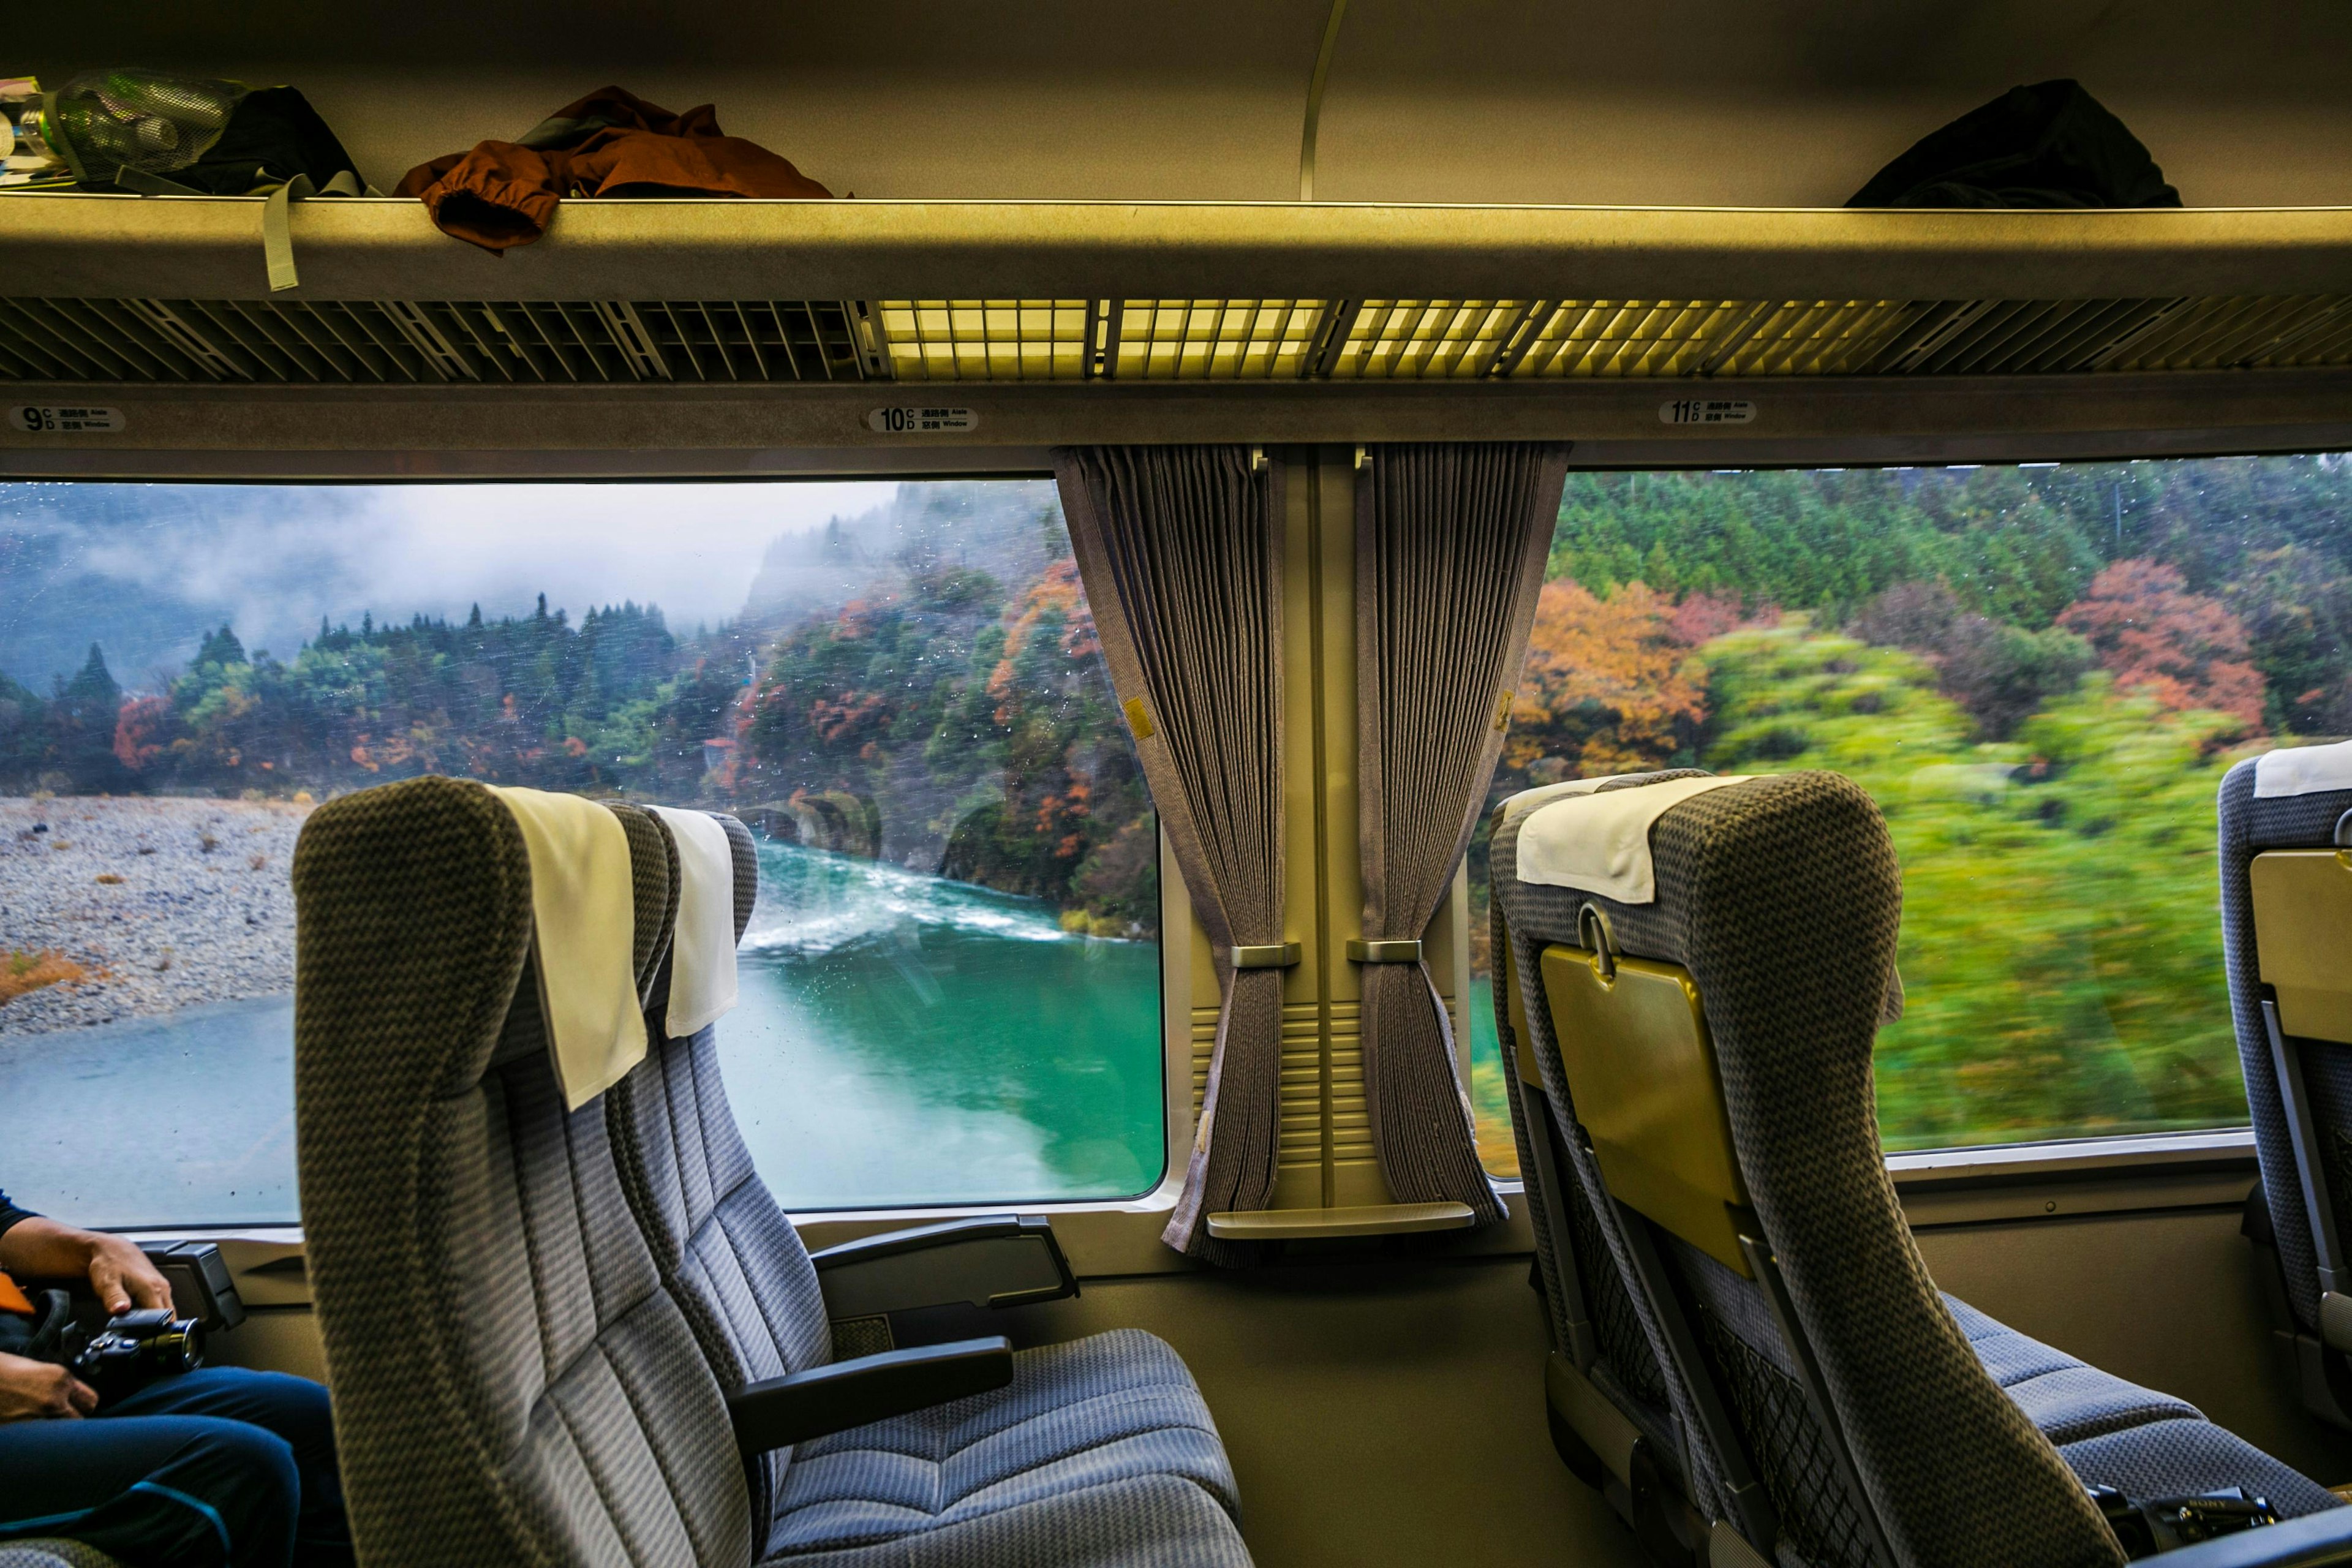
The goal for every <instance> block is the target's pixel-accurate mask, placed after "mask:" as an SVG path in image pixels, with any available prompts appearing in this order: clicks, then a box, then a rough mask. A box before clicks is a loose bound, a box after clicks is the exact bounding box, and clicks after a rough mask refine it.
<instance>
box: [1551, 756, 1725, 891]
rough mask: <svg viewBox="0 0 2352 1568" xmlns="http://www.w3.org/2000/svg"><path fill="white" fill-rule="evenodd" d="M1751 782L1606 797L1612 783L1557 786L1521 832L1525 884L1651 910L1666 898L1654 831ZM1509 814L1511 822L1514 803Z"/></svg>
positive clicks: (1674, 782) (1687, 783)
mask: <svg viewBox="0 0 2352 1568" xmlns="http://www.w3.org/2000/svg"><path fill="white" fill-rule="evenodd" d="M1748 777H1749V775H1748V774H1746V773H1728V774H1725V775H1724V776H1722V777H1719V778H1718V777H1698V778H1679V779H1665V780H1663V781H1661V782H1659V783H1657V784H1641V785H1637V786H1635V787H1634V788H1632V789H1612V790H1605V791H1604V790H1599V789H1597V786H1598V785H1600V784H1603V783H1606V782H1607V781H1606V780H1602V779H1579V780H1577V781H1575V783H1576V784H1579V785H1582V786H1584V787H1583V788H1582V789H1574V788H1573V786H1571V785H1568V784H1555V785H1552V786H1551V789H1552V791H1553V792H1555V793H1554V795H1551V796H1549V797H1548V798H1546V799H1545V800H1544V802H1543V803H1542V804H1540V805H1537V806H1536V807H1535V809H1534V810H1533V811H1532V812H1531V813H1530V814H1529V815H1528V817H1527V819H1526V821H1525V822H1524V823H1522V824H1521V826H1520V827H1519V852H1518V874H1519V880H1520V881H1522V882H1534V883H1538V884H1539V885H1541V886H1544V887H1550V888H1574V889H1577V890H1578V891H1580V892H1585V893H1599V894H1601V896H1602V897H1604V898H1610V899H1614V900H1617V901H1618V902H1619V903H1621V904H1646V903H1650V902H1652V901H1653V900H1655V899H1656V898H1657V896H1658V881H1657V873H1656V868H1654V866H1653V865H1652V864H1651V860H1650V826H1651V825H1652V824H1653V823H1654V822H1656V821H1657V820H1658V818H1659V817H1661V816H1664V815H1665V814H1666V813H1667V812H1668V811H1670V810H1672V809H1673V808H1674V807H1675V806H1677V805H1681V804H1682V803H1683V802H1685V801H1686V800H1688V799H1690V798H1691V796H1693V795H1705V794H1706V792H1707V791H1708V790H1711V789H1721V788H1722V787H1723V786H1724V785H1726V784H1741V783H1744V782H1746V780H1747V779H1748ZM1528 793H1529V794H1531V795H1532V794H1538V793H1540V792H1537V791H1529V792H1528ZM1504 810H1505V813H1506V820H1508V814H1509V811H1510V806H1509V805H1508V804H1506V805H1505V807H1504Z"/></svg>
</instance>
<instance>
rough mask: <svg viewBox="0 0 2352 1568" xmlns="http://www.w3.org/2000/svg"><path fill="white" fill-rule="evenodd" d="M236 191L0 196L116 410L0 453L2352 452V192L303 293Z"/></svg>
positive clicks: (346, 262) (1366, 225) (29, 307)
mask: <svg viewBox="0 0 2352 1568" xmlns="http://www.w3.org/2000/svg"><path fill="white" fill-rule="evenodd" d="M262 206H263V204H262V203H261V202H260V201H259V200H257V199H252V198H237V197H184V198H183V197H133V196H98V195H18V196H13V197H9V198H7V199H5V201H0V386H5V392H0V399H5V401H6V402H8V403H13V404H16V405H18V406H19V407H20V408H23V407H29V406H35V405H39V406H43V407H46V406H47V405H65V404H68V403H70V402H72V401H74V400H75V398H77V397H79V398H87V399H88V400H89V402H90V403H91V404H93V405H105V406H107V407H110V408H114V407H117V406H118V405H119V408H120V411H121V415H122V417H119V418H114V419H112V420H111V421H110V422H109V423H106V424H103V425H102V426H97V427H92V426H82V425H75V426H71V427H69V428H59V429H58V430H55V431H42V432H37V433H33V432H27V431H26V430H24V429H22V428H7V427H0V451H7V450H10V449H12V448H21V447H24V446H25V445H26V442H27V441H31V442H35V443H37V445H38V447H39V448H40V449H41V450H45V451H47V452H50V453H60V452H68V451H71V450H73V449H74V448H76V447H80V446H91V447H93V448H95V447H99V446H103V447H106V448H107V449H110V450H114V451H118V452H120V451H131V450H157V451H163V450H195V449H200V448H203V449H210V450H214V451H230V450H241V451H246V452H255V451H260V452H290V451H301V450H307V451H313V452H339V451H358V450H374V449H387V450H390V449H397V450H402V451H407V452H411V453H414V452H417V451H424V450H430V451H433V452H437V453H445V454H446V453H451V452H457V451H465V450H473V451H510V450H514V449H517V448H520V447H534V448H548V449H562V450H576V449H582V448H593V449H596V450H599V451H600V452H604V453H607V454H609V453H611V452H612V451H613V450H614V429H615V426H613V425H612V424H611V422H610V416H609V415H607V414H604V413H602V412H599V410H602V409H604V408H607V407H610V406H617V405H619V404H626V405H627V406H628V407H629V409H630V413H629V416H628V419H629V424H628V426H627V429H628V431H629V440H628V442H627V443H626V445H627V447H629V449H631V450H638V451H659V450H665V449H692V450H713V449H720V448H726V449H734V450H750V451H755V452H765V453H771V454H776V453H787V452H790V453H800V454H808V453H824V452H845V451H848V450H850V449H851V448H871V447H896V448H898V449H899V450H908V449H913V448H910V447H909V445H908V444H909V443H910V442H912V443H915V444H917V446H920V444H923V443H929V445H930V446H932V447H937V448H939V449H940V450H941V451H944V450H945V449H946V448H947V447H950V446H953V447H956V448H957V450H958V451H960V452H962V453H964V454H965V455H966V456H965V458H963V459H960V460H961V462H962V463H963V466H965V467H970V466H971V465H972V464H974V463H977V464H979V465H980V466H982V467H985V466H987V464H988V463H990V462H994V461H997V460H998V459H996V458H982V457H981V456H980V454H982V453H985V452H987V451H990V450H995V449H1003V448H1020V449H1021V450H1022V451H1024V452H1025V453H1026V454H1027V456H1026V457H1024V458H1022V459H1021V460H1022V461H1023V462H1024V463H1027V464H1028V465H1029V466H1030V467H1034V466H1035V464H1036V461H1037V460H1038V455H1039V454H1040V453H1041V452H1042V449H1043V448H1044V447H1046V446H1050V445H1052V444H1055V443H1056V442H1063V441H1074V440H1075V441H1118V440H1138V439H1145V440H1170V439H1174V440H1266V441H1293V442H1296V441H1362V440H1416V439H1458V438H1463V437H1469V436H1483V437H1494V438H1516V439H1545V440H1561V439H1565V440H1574V441H1577V442H1579V443H1580V455H1579V458H1578V460H1579V461H1580V462H1581V461H1601V462H1616V461H1634V460H1642V461H1654V460H1666V461H1706V462H1716V461H1727V460H1745V459H1747V458H1753V459H1754V460H1759V461H1774V460H1795V459H1798V458H1802V459H1804V460H1809V461H1843V460H1856V461H1868V460H1908V458H1909V455H1910V454H1913V453H1915V452H1923V451H1926V450H1927V449H1928V448H1931V447H1932V448H1933V451H1934V453H1935V454H1936V455H1937V456H1939V457H1941V458H1943V459H1944V460H1970V459H1971V458H1974V457H1977V456H1985V455H1998V453H1999V452H2000V451H2007V450H2009V449H2010V448H2011V447H2016V450H2017V451H2019V452H2024V451H2025V450H2026V448H2025V447H2018V446H2017V443H2016V442H2015V441H2013V440H2012V439H2011V437H2018V436H2026V437H2033V438H2034V439H2035V440H2037V441H2041V442H2042V445H2041V446H2039V447H2034V448H2033V450H2034V452H2035V453H2037V454H2042V455H2053V456H2063V455H2075V454H2090V453H2093V452H2104V453H2106V454H2108V455H2133V454H2137V453H2139V452H2142V451H2147V452H2154V451H2159V450H2164V451H2170V450H2220V449H2242V450H2256V449H2273V450H2274V449H2290V448H2300V447H2312V446H2324V445H2346V444H2352V374H2347V373H2352V209H2335V208H2326V209H2265V210H2248V211H2180V210H2151V211H2125V212H2079V211H2077V212H2032V213H2011V212H1920V211H1879V212H1873V211H1848V210H1843V209H1838V210H1827V211H1787V210H1734V209H1706V210H1701V209H1664V208H1608V209H1604V208H1572V207H1500V206H1362V205H1302V204H1259V205H1246V204H1198V203H1195V204H1187V203H1021V202H955V203H926V202H865V201H855V202H853V201H838V202H766V201H739V202H728V201H707V200H706V201H670V200H654V201H620V200H614V201H593V200H582V201H573V202H567V203H566V204H565V205H563V207H562V211H561V213H560V215H559V216H558V218H557V220H556V222H555V223H554V225H553V226H552V227H551V229H550V231H549V233H548V235H547V237H545V238H544V239H542V240H541V241H539V242H538V243H536V244H533V245H530V246H529V247H522V248H520V249H518V250H514V251H510V252H508V253H506V254H505V255H503V256H491V255H489V254H487V253H485V252H483V251H480V250H478V249H476V248H475V247H471V246H467V245H465V244H463V243H461V242H459V241H457V240H454V239H451V238H449V237H446V236H444V235H442V234H440V233H438V232H437V231H436V230H435V229H434V228H433V227H432V226H431V225H430V223H429V222H428V221H427V218H426V215H425V212H424V210H423V208H422V207H421V205H418V204H416V203H414V202H407V201H394V200H388V199H368V198H355V199H341V200H311V201H307V202H303V203H299V204H297V205H295V206H294V207H293V209H292V213H291V216H290V219H289V230H290V233H291V237H292V238H291V244H292V250H293V254H294V257H295V258H296V260H297V262H298V263H299V287H297V288H294V289H285V290H279V291H274V292H273V291H272V290H271V289H270V288H269V286H268V276H269V275H268V269H267V268H266V267H265V264H264V258H263V250H262V244H261V229H262V222H261V218H262ZM877 385H891V386H896V387H901V388H904V389H906V390H905V391H903V392H899V393H897V394H895V395H893V394H881V393H877ZM950 387H954V388H956V389H958V390H956V391H955V392H954V394H953V395H951V396H950V395H949V394H948V392H947V389H948V388H950ZM101 388H121V389H123V394H122V395H114V394H111V393H109V394H105V395H101V394H100V392H99V391H98V389H101ZM918 388H921V389H924V390H921V391H919V392H918V391H916V389H918ZM133 389H146V390H144V391H141V392H139V393H138V395H137V396H136V397H135V398H134V397H132V396H131V392H132V391H133ZM877 405H879V406H877ZM910 411H911V412H914V413H920V414H923V415H924V416H923V417H908V415H909V413H910ZM930 415H937V416H940V417H937V418H932V417H929V416H930ZM1684 426H1697V427H1696V428H1685V427H1684ZM2147 432H2155V433H2157V434H2156V435H2155V436H2154V437H2150V438H2148V439H2145V440H2143V439H2141V438H2140V437H2141V434H2142V433H2147ZM2217 432H2227V434H2226V435H2221V434H2216V433H2217ZM950 436H951V437H955V439H953V440H952V441H950V440H945V439H942V437H950ZM1971 442H1973V443H1977V444H1978V445H1975V446H1970V445H1968V443H1971ZM1703 443H1713V446H1711V447H1707V449H1706V450H1705V451H1702V450H1701V447H1702V444H1703ZM1669 447H1670V448H1671V453H1672V455H1666V449H1667V448H1669ZM1637 448H1640V449H1638V450H1637ZM1650 448H1657V449H1658V451H1657V452H1652V451H1651V450H1649V449H1650ZM760 460H761V463H763V464H764V463H768V462H769V461H770V460H771V459H769V458H761V459H760ZM812 460H814V459H812ZM861 460H866V459H861ZM871 460H872V461H875V462H879V461H881V460H882V459H881V458H878V457H877V458H873V459H871ZM942 460H944V459H942ZM1006 460H1009V459H1006ZM76 461H79V459H76ZM450 461H451V460H449V459H442V458H436V459H434V460H433V462H431V463H421V462H412V463H408V464H407V465H406V467H405V468H404V469H403V471H421V470H423V469H425V468H432V467H435V466H438V467H441V468H448V467H449V466H450ZM469 461H471V460H469ZM482 461H488V459H483V460H482ZM600 461H605V462H607V463H608V464H619V465H620V466H621V467H624V468H628V469H629V471H636V468H635V467H632V466H630V465H632V464H634V463H635V459H627V460H624V459H619V458H609V457H607V458H601V459H600ZM793 462H795V463H800V462H803V458H793ZM9 466H10V467H12V468H15V469H16V471H57V472H63V471H68V468H70V467H71V466H72V465H70V464H68V465H66V466H65V467H60V466H58V464H56V463H53V462H48V461H47V460H43V461H41V462H33V461H31V460H30V459H26V461H23V462H16V461H12V462H11V463H10V464H9ZM689 466H691V465H689ZM819 466H820V467H821V466H823V463H822V462H820V463H819ZM954 466H956V465H955V464H950V467H954ZM364 467H365V465H364V464H362V465H360V468H364ZM475 467H476V468H479V467H480V463H479V462H477V463H475ZM247 468H250V465H248V466H247ZM305 471H309V470H307V469H306V470H305ZM339 471H340V470H339ZM352 471H358V469H357V468H354V469H353V470H352ZM615 471H618V470H617V469H616V470H615Z"/></svg>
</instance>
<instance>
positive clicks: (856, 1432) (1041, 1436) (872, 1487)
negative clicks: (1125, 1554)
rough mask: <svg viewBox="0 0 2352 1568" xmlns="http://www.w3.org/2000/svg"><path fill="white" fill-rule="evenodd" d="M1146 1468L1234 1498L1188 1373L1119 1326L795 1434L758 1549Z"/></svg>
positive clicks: (956, 1518) (849, 1538)
mask: <svg viewBox="0 0 2352 1568" xmlns="http://www.w3.org/2000/svg"><path fill="white" fill-rule="evenodd" d="M1151 1476H1157V1477H1162V1478H1168V1479H1173V1480H1177V1481H1181V1482H1185V1483H1189V1484H1190V1485H1192V1487H1194V1488H1195V1489H1198V1490H1200V1491H1201V1492H1202V1493H1204V1494H1205V1495H1206V1496H1207V1497H1209V1498H1210V1499H1212V1500H1214V1501H1215V1502H1216V1503H1217V1504H1218V1505H1219V1506H1220V1508H1221V1509H1222V1510H1223V1511H1224V1512H1226V1513H1227V1514H1228V1515H1231V1514H1233V1513H1234V1512H1235V1511H1236V1510H1237V1509H1238V1499H1237V1496H1236V1493H1235V1489H1234V1474H1233V1466H1232V1464H1231V1462H1230V1461H1229V1460H1228V1459H1227V1458H1225V1450H1224V1446H1223V1444H1222V1443H1221V1442H1220V1441H1219V1440H1218V1437H1217V1428H1216V1424H1215V1423H1214V1422H1213V1420H1211V1419H1210V1416H1209V1407H1208V1405H1207V1403H1206V1402H1205V1401H1203V1400H1202V1397H1201V1391H1200V1389H1199V1387H1198V1386H1197V1385H1196V1384H1194V1383H1193V1381H1192V1373H1191V1372H1189V1371H1188V1370H1186V1368H1185V1365H1184V1363H1183V1362H1182V1361H1181V1360H1180V1359H1179V1358H1178V1356H1177V1354H1176V1352H1175V1351H1173V1350H1172V1349H1171V1348H1170V1347H1169V1345H1168V1344H1167V1342H1165V1341H1162V1340H1160V1339H1159V1338H1158V1337H1157V1336H1155V1335H1152V1334H1148V1333H1145V1332H1143V1331H1140V1330H1138V1329H1120V1330H1118V1331H1113V1332H1110V1333H1105V1334H1096V1335H1094V1336H1092V1337H1090V1338H1087V1339H1083V1340H1076V1341H1072V1342H1068V1343H1065V1344H1056V1345H1046V1346H1044V1347H1041V1348H1039V1349H1036V1350H1027V1351H1022V1352H1017V1353H1016V1354H1015V1355H1014V1356H1013V1382H1012V1384H1010V1385H1009V1386H1007V1387H1004V1388H1002V1389H998V1390H996V1391H995V1392H993V1393H991V1394H979V1395H975V1396H974V1397H972V1398H970V1399H960V1400H956V1401H954V1402H953V1403H950V1404H947V1405H935V1406H933V1407H932V1408H930V1409H928V1410H920V1411H917V1412H915V1413H914V1414H912V1415H900V1416H895V1417H893V1418H892V1419H890V1420H887V1421H877V1422H876V1423H874V1424H873V1425H872V1426H859V1427H856V1428H853V1429H852V1430H850V1431H847V1432H841V1433H836V1434H835V1435H834V1436H829V1437H820V1438H817V1439H816V1440H814V1442H808V1443H803V1444H801V1445H799V1446H798V1447H795V1448H794V1449H793V1462H792V1465H791V1467H790V1468H787V1469H786V1470H785V1472H784V1477H783V1485H782V1489H781V1491H780V1492H779V1494H778V1496H777V1499H776V1519H775V1526H774V1528H773V1530H772V1531H771V1533H770V1535H769V1538H768V1552H769V1554H770V1555H771V1556H777V1555H788V1554H793V1553H804V1552H820V1551H826V1550H831V1549H835V1548H842V1547H850V1546H856V1545H862V1544H866V1543H870V1542H885V1541H892V1540H898V1539H902V1538H906V1537H910V1536H913V1535H916V1534H919V1533H920V1532H922V1531H933V1530H939V1529H942V1528H945V1527H947V1526H950V1525H955V1524H959V1523H961V1522H962V1521H969V1520H972V1519H975V1518H978V1517H981V1516H982V1515H987V1514H991V1513H995V1512H999V1511H1001V1510H1008V1509H1013V1508H1019V1507H1023V1506H1024V1505H1026V1504H1030V1503H1034V1502H1037V1501H1039V1500H1044V1499H1049V1498H1055V1497H1069V1496H1073V1495H1075V1494H1077V1493H1081V1492H1087V1491H1089V1490H1091V1489H1098V1488H1103V1487H1108V1486H1110V1485H1113V1484H1116V1483H1120V1482H1125V1481H1128V1480H1130V1479H1136V1478H1140V1477H1151Z"/></svg>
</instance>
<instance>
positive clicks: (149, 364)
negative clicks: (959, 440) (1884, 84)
mask: <svg viewBox="0 0 2352 1568" xmlns="http://www.w3.org/2000/svg"><path fill="white" fill-rule="evenodd" d="M2347 363H2352V295H2343V294H2337V295H2305V296H2287V297H2265V296H2254V297H2252V298H2221V299H2185V298H2177V297H2176V298H2172V299H2137V300H316V301H312V300H142V299H123V300H93V299H71V298H57V299H0V375H5V376H6V377H7V378H9V379H12V380H18V381H54V382H68V383H73V382H88V383H118V382H120V383H140V382H186V383H197V384H201V383H207V382H211V383H229V384H234V383H237V382H251V383H286V384H301V383H334V384H346V385H369V384H390V383H405V384H436V383H457V382H473V383H480V384H489V385H498V384H566V383H572V384H595V383H660V382H678V383H687V382H701V383H760V382H767V383H803V382H860V381H902V382H980V383H987V382H1015V383H1018V382H1041V381H1042V382H1079V381H1106V382H1109V381H1118V382H1129V383H1133V382H1231V381H1255V382H1281V381H1309V380H1312V381H1340V382H1383V381H1443V382H1456V383H1460V382H1475V381H1479V380H1490V379H1491V380H1512V381H1542V380H1548V379H1570V378H1576V377H1604V378H1605V377H1617V378H1623V379H1628V380H1635V379H1644V378H1647V379H1656V380H1676V379H1685V378H1707V377H1715V376H1725V377H1734V376H1737V377H1750V376H1769V377H1790V376H1853V375H1887V376H1910V375H2019V374H2058V373H2077V374H2085V373H2100V372H2110V371H2175V370H2235V369H2279V368H2290V367H2298V366H2318V365H2340V364H2347Z"/></svg>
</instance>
